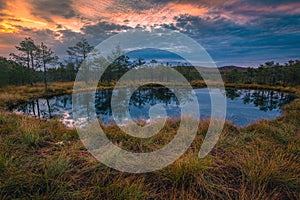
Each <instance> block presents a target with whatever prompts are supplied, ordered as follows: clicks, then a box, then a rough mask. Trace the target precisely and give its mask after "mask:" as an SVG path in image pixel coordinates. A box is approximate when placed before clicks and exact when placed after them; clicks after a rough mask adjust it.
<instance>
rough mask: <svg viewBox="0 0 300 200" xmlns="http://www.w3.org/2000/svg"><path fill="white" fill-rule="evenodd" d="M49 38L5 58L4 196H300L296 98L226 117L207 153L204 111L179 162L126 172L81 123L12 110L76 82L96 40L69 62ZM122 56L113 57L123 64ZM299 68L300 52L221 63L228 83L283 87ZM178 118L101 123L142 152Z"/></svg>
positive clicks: (1, 101) (293, 84)
mask: <svg viewBox="0 0 300 200" xmlns="http://www.w3.org/2000/svg"><path fill="white" fill-rule="evenodd" d="M29 44H30V45H29ZM43 45H45V44H41V45H35V44H34V41H33V40H31V39H29V38H27V39H25V40H24V41H22V42H21V43H20V46H19V47H18V50H19V52H20V54H17V55H14V54H12V57H11V59H9V60H7V59H5V58H1V61H0V76H1V77H0V85H1V86H2V87H0V199H18V198H20V199H249V200H250V199H251V200H256V199H272V200H273V199H299V198H300V196H299V191H300V163H299V160H300V123H299V119H300V99H296V100H294V101H293V102H292V103H290V104H288V105H286V106H285V107H284V108H283V115H282V117H280V118H278V119H276V120H272V121H267V120H261V121H258V122H256V123H254V124H252V125H250V126H248V127H245V128H237V127H235V126H234V125H232V124H231V123H230V122H226V125H225V127H224V130H223V132H222V135H221V138H220V140H219V141H218V143H217V145H216V146H215V147H214V149H213V151H212V152H211V153H210V154H209V155H208V156H207V157H205V158H204V159H199V158H198V151H199V149H200V147H201V144H202V141H203V139H204V137H205V133H206V130H207V128H208V124H209V122H208V121H207V120H204V121H201V124H200V125H199V129H198V133H197V136H196V138H195V140H194V142H193V144H192V145H191V147H190V148H189V149H188V151H187V152H186V153H185V154H184V155H183V156H182V157H181V158H180V159H179V160H177V161H176V162H175V163H173V164H171V165H170V166H168V167H166V168H164V169H161V170H157V171H154V172H151V173H145V174H128V173H124V172H119V171H116V170H114V169H111V168H108V167H106V166H105V165H103V164H101V163H99V162H98V161H97V160H95V159H94V158H93V157H92V156H91V155H90V154H89V153H88V151H87V150H86V149H85V147H84V146H83V144H82V143H81V141H80V140H79V138H78V136H77V133H76V131H75V130H73V129H67V128H66V127H65V126H64V125H62V124H61V123H60V122H59V121H58V120H55V119H51V120H39V119H35V118H31V117H28V116H24V115H16V114H14V113H11V112H8V111H6V110H7V106H8V105H14V104H15V103H16V102H20V101H25V100H27V99H30V98H36V97H41V96H45V95H46V96H47V95H49V96H51V95H58V94H63V93H69V92H71V90H72V83H71V82H69V81H73V80H74V78H75V74H76V71H77V70H78V66H79V64H80V62H82V60H84V59H85V57H86V55H87V53H88V52H89V51H90V50H91V49H92V47H91V46H90V45H89V44H88V43H87V41H86V40H82V41H80V42H79V43H77V44H76V45H75V46H73V47H70V48H69V49H68V52H69V55H70V57H71V58H72V59H71V58H70V62H67V63H58V64H57V61H58V60H57V58H56V56H55V55H54V53H53V52H52V51H51V50H49V49H48V48H46V47H43ZM83 46H84V48H82V47H83ZM87 47H88V48H87ZM83 49H85V50H84V51H83ZM43 51H45V52H44V54H43ZM46 52H47V53H46ZM46 55H47V56H46ZM125 61H126V62H125ZM127 61H128V62H127ZM117 62H119V64H120V63H121V64H122V66H123V67H122V69H123V70H127V69H128V67H134V66H137V65H142V63H143V61H142V60H138V61H136V62H129V59H128V58H127V57H126V56H124V57H121V58H120V59H119V60H118V61H117ZM117 64H118V63H114V64H113V65H112V66H118V67H120V66H119V65H117ZM175 68H177V70H179V71H180V70H181V72H182V73H183V74H184V75H185V76H186V77H187V78H188V79H189V80H190V81H191V82H193V83H194V86H203V84H200V83H199V85H197V84H198V83H197V81H199V77H198V75H196V71H195V70H196V68H183V67H180V66H177V67H175ZM299 68H300V63H299V61H289V62H288V63H287V64H285V65H279V64H275V63H273V62H268V63H266V64H264V65H262V66H260V67H259V68H257V69H256V68H255V69H254V68H248V69H246V70H241V69H239V68H236V69H233V70H232V68H231V69H230V70H228V69H227V68H223V69H221V73H222V75H223V78H224V79H225V81H226V82H227V85H230V86H233V85H235V87H250V88H251V87H261V88H272V89H280V90H283V91H290V92H294V93H295V94H296V95H297V96H298V97H299V96H300V87H299V80H300V78H299V75H300V71H299ZM120 69H121V67H120ZM110 70H112V71H111V72H113V70H114V67H111V68H110ZM118 76H119V75H118V74H114V73H108V74H107V76H105V79H104V80H103V81H104V82H109V81H112V82H113V80H115V79H117V78H118ZM57 81H61V82H57ZM195 81H196V82H195ZM49 82H53V83H51V84H49ZM63 82H65V83H63ZM245 84H247V85H245ZM45 91H46V92H45ZM178 126H179V122H178V121H167V124H166V126H165V127H164V128H163V130H162V131H161V132H160V134H157V135H155V136H154V137H153V138H151V139H149V140H141V139H137V138H133V137H130V136H129V135H126V134H124V133H122V132H121V130H120V129H119V128H118V127H117V126H113V125H112V126H107V127H104V129H105V130H104V131H105V133H106V134H107V136H108V137H109V138H110V139H111V141H112V142H114V144H116V145H118V146H120V147H122V148H124V149H128V150H130V151H136V152H143V151H151V150H154V149H157V148H159V147H161V146H162V145H163V144H166V143H168V142H169V141H170V140H171V139H172V136H173V134H174V133H176V130H177V128H178Z"/></svg>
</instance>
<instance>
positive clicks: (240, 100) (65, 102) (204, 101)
mask: <svg viewBox="0 0 300 200" xmlns="http://www.w3.org/2000/svg"><path fill="white" fill-rule="evenodd" d="M173 90H174V89H173ZM176 90H177V92H178V93H179V94H180V95H179V96H178V97H176V96H175V95H174V91H171V90H170V89H168V88H166V87H163V86H157V85H156V86H151V87H150V86H148V87H143V88H138V89H137V90H136V91H130V90H129V89H124V90H118V91H117V92H116V94H119V95H121V94H122V93H123V94H125V95H127V97H128V95H129V94H131V93H132V92H133V93H132V94H133V95H132V96H131V97H130V98H127V100H122V101H120V102H118V110H120V111H122V110H123V108H125V107H126V105H128V104H129V113H130V115H131V117H132V119H133V120H135V121H139V120H142V119H144V120H147V119H149V109H150V108H151V106H154V105H157V104H159V105H161V106H163V108H164V109H165V110H166V113H167V116H168V117H180V105H179V102H184V103H186V104H188V103H189V100H190V99H189V94H188V93H187V92H186V90H184V89H179V88H178V89H176ZM195 92H196V94H197V97H198V100H199V105H200V113H201V116H202V118H203V116H204V118H208V117H209V116H210V96H209V93H208V90H207V89H206V88H203V89H195ZM112 94H113V92H112V90H98V91H97V92H96V93H92V92H89V93H81V94H78V95H77V96H76V98H79V100H80V102H81V104H82V106H81V107H80V108H78V109H80V112H82V113H88V119H82V120H83V121H82V122H79V123H82V124H84V123H87V122H89V121H92V120H94V119H96V118H98V119H100V120H101V121H102V123H103V124H104V125H105V124H109V123H113V122H114V119H113V116H112V110H111V99H112ZM226 96H227V99H228V108H227V119H228V120H232V121H233V122H234V123H235V124H237V125H247V124H249V123H251V122H253V121H255V120H257V119H261V118H266V119H272V118H276V117H277V114H278V112H280V107H281V106H282V105H285V104H287V103H289V102H291V101H292V100H293V99H294V98H295V97H294V96H293V95H288V94H285V93H280V92H276V91H268V90H236V89H226ZM178 98H179V99H178ZM128 101H129V102H128ZM93 106H94V107H93ZM93 108H95V110H96V113H92V112H91V111H92V110H93ZM201 108H202V110H201ZM254 108H259V109H254ZM242 109H243V110H242ZM274 111H276V112H275V113H272V112H274ZM17 112H21V113H26V114H30V115H32V116H35V117H39V118H53V117H55V118H59V119H61V120H62V121H63V123H65V124H66V125H67V126H72V124H73V123H74V122H73V121H72V96H71V95H69V96H59V97H53V98H51V99H36V100H33V101H30V102H28V103H27V104H24V105H22V106H20V107H19V108H18V109H17ZM263 113H266V114H263ZM123 114H124V113H122V112H119V113H118V116H116V117H124V116H125V114H124V115H123ZM275 114H276V115H275Z"/></svg>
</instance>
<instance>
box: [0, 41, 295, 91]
mask: <svg viewBox="0 0 300 200" xmlns="http://www.w3.org/2000/svg"><path fill="white" fill-rule="evenodd" d="M16 50H17V53H11V54H10V57H9V59H7V58H4V57H0V87H1V86H7V85H25V84H30V85H35V84H36V83H39V82H43V83H44V86H45V91H47V90H48V83H49V82H64V81H74V80H75V78H76V75H77V72H78V70H79V69H81V70H86V73H83V74H85V76H86V77H81V78H82V80H84V81H87V79H88V78H91V77H93V78H96V77H97V76H96V74H97V72H99V69H96V70H93V69H91V65H90V66H89V65H88V64H83V62H85V61H86V59H87V57H88V55H89V54H91V53H92V52H93V51H94V50H95V48H94V46H92V45H90V44H89V43H88V41H87V40H86V39H84V38H82V39H81V40H80V41H78V42H77V43H76V44H75V45H74V46H71V47H68V48H67V50H66V52H67V54H68V55H69V58H68V60H65V61H63V62H62V61H60V60H59V58H58V56H57V55H55V53H54V51H52V50H51V48H49V47H48V46H47V45H46V44H45V43H43V42H41V43H40V44H36V43H35V41H34V40H33V39H31V38H25V39H24V40H23V41H21V42H20V43H19V45H18V46H16ZM94 62H98V64H99V63H101V64H102V65H105V63H109V64H108V67H107V69H106V70H105V71H104V72H103V75H102V77H101V80H100V82H102V83H105V84H111V83H112V82H115V81H116V80H118V79H120V78H121V76H122V75H123V74H124V73H126V72H127V71H128V70H130V69H140V68H142V66H143V67H146V68H147V67H157V69H158V70H157V76H165V77H162V79H161V80H166V81H168V72H165V69H164V67H162V65H163V64H157V61H156V60H152V61H151V62H150V65H149V66H147V65H145V63H146V62H145V61H144V60H143V59H142V58H139V59H136V60H133V61H132V60H130V58H129V57H128V56H126V55H124V54H123V52H122V50H121V48H120V47H119V46H117V47H116V48H115V50H114V51H113V52H111V55H110V56H108V57H107V58H104V57H97V59H94ZM86 63H88V62H86ZM96 64H97V63H96ZM80 66H81V68H80ZM173 68H174V69H175V70H177V71H179V72H180V73H181V74H182V75H183V76H185V77H186V78H187V80H188V81H197V80H202V78H201V76H200V74H199V73H198V71H197V70H196V68H195V67H191V66H180V65H179V66H175V67H173ZM137 71H138V70H137ZM220 72H221V75H222V78H223V80H224V81H225V82H227V83H247V84H264V85H272V86H273V85H281V86H288V85H291V86H294V85H299V84H300V61H299V60H295V61H293V60H290V61H288V62H287V63H286V64H283V65H281V64H279V63H275V62H273V61H270V62H266V63H265V64H262V65H260V66H259V67H258V68H251V67H248V68H229V69H228V70H225V69H222V68H220ZM141 73H143V71H141ZM146 75H147V74H146ZM154 75H155V74H154ZM169 75H170V74H169ZM148 78H149V79H150V80H151V77H148Z"/></svg>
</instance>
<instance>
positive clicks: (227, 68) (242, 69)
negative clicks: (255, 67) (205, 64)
mask: <svg viewBox="0 0 300 200" xmlns="http://www.w3.org/2000/svg"><path fill="white" fill-rule="evenodd" d="M233 70H237V71H238V72H240V73H245V72H247V68H245V67H237V66H233V65H232V66H223V67H219V71H220V72H221V73H222V72H223V73H227V72H231V71H233Z"/></svg>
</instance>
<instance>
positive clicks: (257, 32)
mask: <svg viewBox="0 0 300 200" xmlns="http://www.w3.org/2000/svg"><path fill="white" fill-rule="evenodd" d="M0 10H1V12H0V42H1V44H0V46H1V49H0V54H1V55H4V56H7V55H8V54H9V52H11V51H13V50H14V46H15V45H17V44H18V43H19V42H20V41H21V40H22V39H23V38H24V37H28V36H30V37H32V38H33V39H34V40H36V41H38V42H39V41H44V42H47V44H49V45H50V46H51V47H52V49H54V50H55V51H56V53H57V54H58V55H59V56H61V57H64V56H66V55H65V54H66V53H65V50H66V48H67V47H68V46H71V45H74V44H75V43H76V42H77V41H78V40H79V39H81V38H83V37H84V38H87V39H88V40H89V42H90V43H91V44H93V45H97V44H98V43H99V42H101V41H103V40H105V39H106V38H108V37H110V36H112V35H114V34H116V33H118V32H121V31H126V30H128V29H131V28H135V27H146V28H147V27H165V28H169V29H173V30H177V31H180V32H182V33H184V34H187V35H188V36H190V37H192V38H194V39H195V40H197V41H198V42H199V43H201V44H202V45H203V46H204V47H205V48H206V49H207V50H208V52H209V53H210V54H211V56H212V57H213V59H214V60H215V61H217V63H218V64H219V65H224V64H241V65H245V66H246V65H256V66H257V65H258V63H261V62H264V61H266V60H275V61H279V62H281V61H286V60H289V59H299V55H297V54H298V52H299V51H300V49H299V43H300V34H299V33H300V30H299V28H298V27H300V2H299V0H285V1H283V0H265V1H260V0H228V1H224V0H210V1H208V0H189V1H186V0H101V1H100V0H88V1H86V0H76V1H75V0H64V1H63V0H39V1H34V0H30V1H23V0H10V1H8V0H0Z"/></svg>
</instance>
